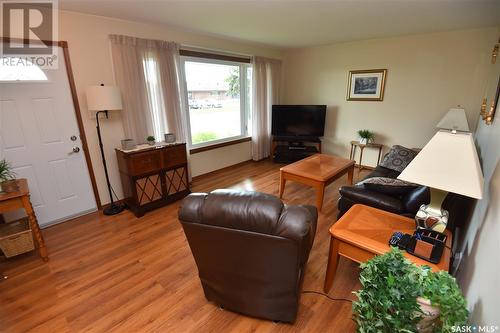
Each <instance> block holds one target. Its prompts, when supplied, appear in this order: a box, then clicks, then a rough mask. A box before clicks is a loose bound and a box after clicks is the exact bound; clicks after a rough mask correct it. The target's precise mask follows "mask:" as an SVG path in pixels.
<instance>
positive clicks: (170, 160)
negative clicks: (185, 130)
mask: <svg viewBox="0 0 500 333" xmlns="http://www.w3.org/2000/svg"><path fill="white" fill-rule="evenodd" d="M162 155H163V166H164V167H165V168H170V167H173V166H176V165H180V164H184V163H186V162H187V159H186V146H185V145H179V146H174V147H169V148H168V149H165V150H164V151H163V152H162Z"/></svg>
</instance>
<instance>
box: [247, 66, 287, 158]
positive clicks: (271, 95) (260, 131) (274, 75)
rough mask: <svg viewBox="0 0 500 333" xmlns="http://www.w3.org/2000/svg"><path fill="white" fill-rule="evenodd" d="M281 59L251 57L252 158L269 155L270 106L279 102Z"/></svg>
mask: <svg viewBox="0 0 500 333" xmlns="http://www.w3.org/2000/svg"><path fill="white" fill-rule="evenodd" d="M280 80H281V61H280V60H276V59H269V58H263V57H254V58H253V106H252V159H253V160H254V161H259V160H262V159H264V158H266V157H269V154H270V151H271V108H272V105H273V104H278V103H279V94H280V91H279V86H280Z"/></svg>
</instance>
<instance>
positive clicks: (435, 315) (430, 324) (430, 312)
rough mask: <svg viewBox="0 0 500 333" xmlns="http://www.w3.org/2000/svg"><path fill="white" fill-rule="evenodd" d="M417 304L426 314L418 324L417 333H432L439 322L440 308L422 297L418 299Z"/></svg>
mask: <svg viewBox="0 0 500 333" xmlns="http://www.w3.org/2000/svg"><path fill="white" fill-rule="evenodd" d="M417 304H418V305H419V306H420V309H421V310H422V312H423V313H424V315H423V317H422V319H420V321H419V322H418V324H417V332H419V333H432V332H433V331H434V326H435V325H436V323H437V321H438V320H439V308H437V307H435V306H432V304H431V301H430V300H428V299H425V298H422V297H417Z"/></svg>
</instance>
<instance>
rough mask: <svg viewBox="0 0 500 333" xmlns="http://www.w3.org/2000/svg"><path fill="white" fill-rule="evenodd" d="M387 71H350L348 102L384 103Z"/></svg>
mask: <svg viewBox="0 0 500 333" xmlns="http://www.w3.org/2000/svg"><path fill="white" fill-rule="evenodd" d="M386 75H387V69H368V70H353V71H349V78H348V84H347V100H348V101H378V102H380V101H383V100H384V90H385V80H386Z"/></svg>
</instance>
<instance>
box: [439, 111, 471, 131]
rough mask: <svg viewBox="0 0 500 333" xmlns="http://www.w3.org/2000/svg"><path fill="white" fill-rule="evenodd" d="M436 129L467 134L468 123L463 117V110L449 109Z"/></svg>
mask: <svg viewBox="0 0 500 333" xmlns="http://www.w3.org/2000/svg"><path fill="white" fill-rule="evenodd" d="M436 127H437V128H441V129H448V130H453V131H461V132H469V123H468V122H467V117H466V116H465V110H464V109H461V108H455V109H450V110H449V111H448V112H447V113H446V114H445V115H444V117H443V118H442V119H441V120H440V121H439V123H438V124H437V125H436Z"/></svg>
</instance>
